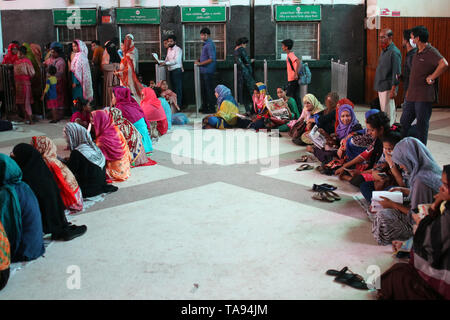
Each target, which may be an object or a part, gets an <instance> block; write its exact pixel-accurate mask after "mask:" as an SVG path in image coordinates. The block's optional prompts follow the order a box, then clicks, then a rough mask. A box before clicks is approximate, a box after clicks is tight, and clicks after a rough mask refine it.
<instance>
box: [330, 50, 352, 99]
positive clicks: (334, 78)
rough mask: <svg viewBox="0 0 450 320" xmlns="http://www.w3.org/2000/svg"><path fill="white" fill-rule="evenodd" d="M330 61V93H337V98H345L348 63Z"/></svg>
mask: <svg viewBox="0 0 450 320" xmlns="http://www.w3.org/2000/svg"><path fill="white" fill-rule="evenodd" d="M340 62H341V61H340V60H338V61H337V62H336V61H334V60H333V59H331V91H334V92H337V93H338V94H339V97H341V98H346V97H347V82H348V62H346V63H340Z"/></svg>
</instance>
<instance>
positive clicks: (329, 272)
mask: <svg viewBox="0 0 450 320" xmlns="http://www.w3.org/2000/svg"><path fill="white" fill-rule="evenodd" d="M347 270H348V267H343V268H342V269H341V271H337V270H334V269H330V270H327V272H326V274H327V275H329V276H334V277H337V276H338V275H341V276H343V275H344V274H345V272H346V271H347Z"/></svg>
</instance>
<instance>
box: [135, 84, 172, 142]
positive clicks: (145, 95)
mask: <svg viewBox="0 0 450 320" xmlns="http://www.w3.org/2000/svg"><path fill="white" fill-rule="evenodd" d="M141 108H142V110H143V111H144V114H145V118H146V119H147V120H148V122H149V123H150V132H151V137H152V138H158V137H160V136H162V135H164V134H166V132H167V129H168V127H169V125H168V123H167V117H166V113H165V112H164V108H163V106H162V104H161V101H159V99H158V98H157V97H156V94H155V91H153V89H152V88H144V90H142V101H141Z"/></svg>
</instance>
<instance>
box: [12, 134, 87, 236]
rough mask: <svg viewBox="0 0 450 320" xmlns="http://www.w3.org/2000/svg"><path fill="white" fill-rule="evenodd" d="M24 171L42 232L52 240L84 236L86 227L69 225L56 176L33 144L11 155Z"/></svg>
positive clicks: (20, 148)
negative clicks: (35, 202)
mask: <svg viewBox="0 0 450 320" xmlns="http://www.w3.org/2000/svg"><path fill="white" fill-rule="evenodd" d="M11 158H13V159H14V160H15V161H16V162H17V164H18V165H19V167H20V168H21V169H22V174H23V178H22V179H23V182H25V183H26V184H28V185H29V186H30V188H31V190H33V192H34V194H35V196H36V198H37V200H38V202H39V208H40V211H41V219H42V230H43V231H44V233H45V234H51V235H52V239H53V240H64V241H69V240H72V239H74V238H76V237H79V236H81V235H83V234H84V233H85V232H86V230H87V227H86V226H85V225H82V226H76V225H73V224H70V223H69V222H68V221H67V219H66V215H65V213H64V202H63V200H62V198H61V195H60V191H59V188H58V185H57V184H56V182H55V179H54V178H53V174H52V173H51V171H50V169H49V168H48V167H47V165H46V164H45V161H44V159H43V158H42V156H41V154H40V153H39V151H37V150H36V149H35V148H33V146H32V145H31V144H27V143H19V144H18V145H16V146H15V147H14V149H13V151H12V153H11Z"/></svg>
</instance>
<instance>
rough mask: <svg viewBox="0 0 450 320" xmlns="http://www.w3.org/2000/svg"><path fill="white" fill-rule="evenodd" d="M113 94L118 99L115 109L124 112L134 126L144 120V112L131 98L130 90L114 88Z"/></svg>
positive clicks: (124, 115)
mask: <svg viewBox="0 0 450 320" xmlns="http://www.w3.org/2000/svg"><path fill="white" fill-rule="evenodd" d="M113 92H114V96H115V97H116V105H115V107H116V108H117V109H119V110H120V111H122V115H123V117H124V118H126V119H128V120H129V121H130V122H131V123H133V124H134V123H136V122H138V121H139V120H141V119H142V118H145V115H144V111H143V110H142V108H141V106H140V105H139V104H138V103H137V102H136V100H134V99H133V97H132V96H131V91H130V89H128V88H126V87H114V88H113Z"/></svg>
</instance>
